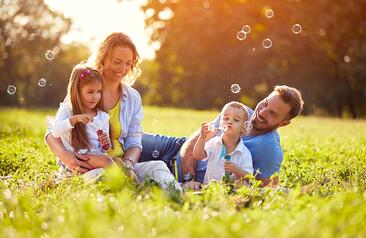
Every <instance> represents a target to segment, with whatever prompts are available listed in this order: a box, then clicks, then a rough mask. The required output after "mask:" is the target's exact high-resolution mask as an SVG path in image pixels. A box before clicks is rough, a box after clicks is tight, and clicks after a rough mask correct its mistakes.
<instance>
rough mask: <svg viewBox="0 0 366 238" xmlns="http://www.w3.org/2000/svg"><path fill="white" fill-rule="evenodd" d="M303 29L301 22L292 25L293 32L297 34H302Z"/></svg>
mask: <svg viewBox="0 0 366 238" xmlns="http://www.w3.org/2000/svg"><path fill="white" fill-rule="evenodd" d="M301 31H302V27H301V25H300V24H295V25H293V26H292V32H293V33H295V34H300V33H301Z"/></svg>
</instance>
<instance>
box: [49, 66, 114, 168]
mask: <svg viewBox="0 0 366 238" xmlns="http://www.w3.org/2000/svg"><path fill="white" fill-rule="evenodd" d="M102 84H103V77H102V75H101V74H100V73H99V72H98V71H96V70H93V69H92V68H90V67H87V66H84V65H77V66H75V67H74V69H73V71H72V73H71V76H70V81H69V85H68V92H67V96H66V99H65V101H64V102H63V103H60V108H59V109H58V111H57V114H56V118H55V121H54V124H53V126H52V129H51V133H52V135H53V136H54V137H57V138H61V141H62V142H63V144H64V146H65V147H66V149H67V150H69V151H73V152H78V153H82V154H85V153H93V154H100V153H104V152H106V151H108V150H109V149H110V147H111V144H110V140H109V136H108V133H109V115H108V113H106V112H104V111H103V105H102V100H101V97H102ZM110 163H113V161H112V160H110ZM110 163H107V164H105V163H103V166H106V165H109V164H110ZM58 164H59V165H61V166H62V167H64V168H65V166H64V165H63V163H62V162H60V161H59V162H58Z"/></svg>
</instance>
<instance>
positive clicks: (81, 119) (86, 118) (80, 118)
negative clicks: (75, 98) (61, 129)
mask: <svg viewBox="0 0 366 238" xmlns="http://www.w3.org/2000/svg"><path fill="white" fill-rule="evenodd" d="M92 121H93V115H92V114H79V115H74V116H72V117H70V123H71V125H72V126H75V124H76V123H83V124H88V123H89V122H92Z"/></svg>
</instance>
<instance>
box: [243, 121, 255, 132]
mask: <svg viewBox="0 0 366 238" xmlns="http://www.w3.org/2000/svg"><path fill="white" fill-rule="evenodd" d="M244 128H245V130H246V131H250V130H251V129H253V123H252V122H251V121H246V122H244Z"/></svg>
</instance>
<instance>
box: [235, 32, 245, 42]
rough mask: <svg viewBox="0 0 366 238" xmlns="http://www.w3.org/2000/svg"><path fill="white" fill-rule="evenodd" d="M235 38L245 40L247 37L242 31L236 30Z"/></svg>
mask: <svg viewBox="0 0 366 238" xmlns="http://www.w3.org/2000/svg"><path fill="white" fill-rule="evenodd" d="M236 38H237V39H238V40H245V39H246V38H247V33H245V32H244V31H238V33H236Z"/></svg>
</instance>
